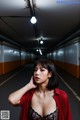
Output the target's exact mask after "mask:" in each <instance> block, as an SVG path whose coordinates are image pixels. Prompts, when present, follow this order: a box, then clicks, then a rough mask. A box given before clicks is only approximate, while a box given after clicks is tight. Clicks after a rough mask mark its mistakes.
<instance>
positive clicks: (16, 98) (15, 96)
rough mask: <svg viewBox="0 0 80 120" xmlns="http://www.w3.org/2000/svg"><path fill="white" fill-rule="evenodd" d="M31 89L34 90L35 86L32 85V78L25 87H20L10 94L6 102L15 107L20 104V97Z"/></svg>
mask: <svg viewBox="0 0 80 120" xmlns="http://www.w3.org/2000/svg"><path fill="white" fill-rule="evenodd" d="M32 88H36V86H35V85H34V83H33V77H32V78H31V80H30V82H29V83H28V84H27V85H25V86H24V87H22V88H21V89H19V90H17V91H15V92H13V93H11V94H10V95H9V97H8V100H9V102H10V103H11V104H12V105H17V104H19V103H20V99H21V97H22V96H23V95H24V94H25V93H26V92H27V91H29V90H30V89H32Z"/></svg>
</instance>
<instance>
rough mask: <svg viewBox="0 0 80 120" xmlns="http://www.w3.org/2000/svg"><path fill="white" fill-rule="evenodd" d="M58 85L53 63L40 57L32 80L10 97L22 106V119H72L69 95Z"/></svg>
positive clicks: (35, 65)
mask: <svg viewBox="0 0 80 120" xmlns="http://www.w3.org/2000/svg"><path fill="white" fill-rule="evenodd" d="M57 87H58V82H57V79H56V71H55V67H54V65H53V63H52V62H51V61H49V60H45V59H40V60H38V61H36V63H35V64H34V67H33V75H32V77H31V80H30V82H29V83H28V84H26V85H25V86H24V87H22V88H21V89H19V90H17V91H15V92H13V93H12V94H10V95H9V98H8V99H9V102H10V103H11V104H13V105H21V106H22V110H21V113H20V120H72V117H71V111H70V105H69V101H68V96H67V94H66V93H65V92H64V91H63V90H60V89H58V88H57Z"/></svg>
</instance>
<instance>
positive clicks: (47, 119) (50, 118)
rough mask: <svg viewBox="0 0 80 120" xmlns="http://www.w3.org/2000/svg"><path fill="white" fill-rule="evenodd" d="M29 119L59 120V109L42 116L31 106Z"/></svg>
mask: <svg viewBox="0 0 80 120" xmlns="http://www.w3.org/2000/svg"><path fill="white" fill-rule="evenodd" d="M29 120H58V109H56V110H55V111H54V112H52V113H50V114H48V115H46V116H43V117H42V116H41V115H39V114H38V113H37V112H36V111H35V110H34V109H33V108H32V107H30V109H29Z"/></svg>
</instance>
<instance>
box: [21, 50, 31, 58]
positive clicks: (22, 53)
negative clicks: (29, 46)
mask: <svg viewBox="0 0 80 120" xmlns="http://www.w3.org/2000/svg"><path fill="white" fill-rule="evenodd" d="M29 57H30V55H29V53H27V52H25V51H21V60H26V59H27V58H29Z"/></svg>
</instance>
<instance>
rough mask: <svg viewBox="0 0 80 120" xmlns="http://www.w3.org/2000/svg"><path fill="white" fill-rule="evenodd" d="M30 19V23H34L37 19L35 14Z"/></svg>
mask: <svg viewBox="0 0 80 120" xmlns="http://www.w3.org/2000/svg"><path fill="white" fill-rule="evenodd" d="M30 21H31V23H32V24H35V23H36V22H37V19H36V17H35V16H32V18H31V20H30Z"/></svg>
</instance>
